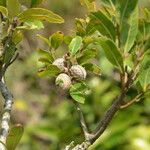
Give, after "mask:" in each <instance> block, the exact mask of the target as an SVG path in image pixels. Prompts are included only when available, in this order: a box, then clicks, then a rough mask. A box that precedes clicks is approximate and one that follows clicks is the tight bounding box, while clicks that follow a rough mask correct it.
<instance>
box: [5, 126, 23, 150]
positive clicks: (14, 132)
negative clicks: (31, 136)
mask: <svg viewBox="0 0 150 150" xmlns="http://www.w3.org/2000/svg"><path fill="white" fill-rule="evenodd" d="M23 130H24V129H23V126H22V125H16V126H14V127H12V128H11V129H10V132H9V135H8V137H7V140H6V147H7V149H8V150H15V148H16V146H17V144H18V143H19V141H20V139H21V137H22V135H23Z"/></svg>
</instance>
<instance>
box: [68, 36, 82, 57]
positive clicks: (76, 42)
mask: <svg viewBox="0 0 150 150" xmlns="http://www.w3.org/2000/svg"><path fill="white" fill-rule="evenodd" d="M81 45H82V38H81V37H80V36H76V37H75V38H73V39H72V41H71V42H70V44H69V50H70V52H71V54H72V55H74V54H76V53H77V52H78V50H79V49H80V48H81Z"/></svg>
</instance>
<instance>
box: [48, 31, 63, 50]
mask: <svg viewBox="0 0 150 150" xmlns="http://www.w3.org/2000/svg"><path fill="white" fill-rule="evenodd" d="M63 37H64V35H63V33H62V32H59V31H58V32H56V33H54V34H53V35H52V36H51V37H50V41H51V46H52V47H53V48H54V49H57V48H58V47H59V46H60V45H61V43H62V42H63Z"/></svg>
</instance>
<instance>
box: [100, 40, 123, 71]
mask: <svg viewBox="0 0 150 150" xmlns="http://www.w3.org/2000/svg"><path fill="white" fill-rule="evenodd" d="M98 42H99V44H100V46H101V47H102V48H103V50H104V52H105V55H106V57H107V59H108V60H109V61H110V62H111V63H112V64H113V65H114V66H116V67H118V68H119V69H120V70H122V71H123V57H122V55H121V53H120V51H119V50H118V48H117V46H116V45H115V44H114V42H113V41H111V40H109V39H100V40H99V41H98Z"/></svg>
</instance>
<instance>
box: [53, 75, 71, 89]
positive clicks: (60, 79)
mask: <svg viewBox="0 0 150 150" xmlns="http://www.w3.org/2000/svg"><path fill="white" fill-rule="evenodd" d="M55 83H56V85H58V86H60V87H61V88H63V89H64V90H67V89H69V88H70V86H71V78H70V77H69V76H68V75H67V74H65V73H61V74H59V75H58V76H57V78H56V81H55Z"/></svg>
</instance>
